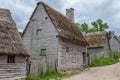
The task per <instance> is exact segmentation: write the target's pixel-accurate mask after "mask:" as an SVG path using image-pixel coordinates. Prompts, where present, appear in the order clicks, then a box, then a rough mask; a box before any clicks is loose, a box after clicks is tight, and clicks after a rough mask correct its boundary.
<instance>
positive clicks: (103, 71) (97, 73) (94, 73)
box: [63, 62, 120, 80]
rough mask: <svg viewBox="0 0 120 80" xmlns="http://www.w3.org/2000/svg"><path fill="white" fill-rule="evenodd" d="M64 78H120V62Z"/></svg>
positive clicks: (109, 79)
mask: <svg viewBox="0 0 120 80" xmlns="http://www.w3.org/2000/svg"><path fill="white" fill-rule="evenodd" d="M63 80H120V62H119V63H117V64H114V65H110V66H104V67H94V68H90V69H89V70H85V71H84V72H82V73H80V74H78V75H75V76H72V77H70V78H66V79H63Z"/></svg>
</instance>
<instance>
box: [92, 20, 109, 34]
mask: <svg viewBox="0 0 120 80" xmlns="http://www.w3.org/2000/svg"><path fill="white" fill-rule="evenodd" d="M91 24H92V26H93V28H94V29H95V30H96V32H97V31H105V30H106V29H108V28H109V26H108V24H107V23H103V21H102V19H98V20H96V21H93V22H92V23H91Z"/></svg>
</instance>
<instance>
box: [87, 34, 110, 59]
mask: <svg viewBox="0 0 120 80" xmlns="http://www.w3.org/2000/svg"><path fill="white" fill-rule="evenodd" d="M85 38H86V40H87V41H88V43H89V46H87V52H88V53H90V55H91V59H92V60H94V59H96V58H100V57H108V56H109V52H110V44H109V38H108V35H107V32H93V33H88V34H86V35H85Z"/></svg>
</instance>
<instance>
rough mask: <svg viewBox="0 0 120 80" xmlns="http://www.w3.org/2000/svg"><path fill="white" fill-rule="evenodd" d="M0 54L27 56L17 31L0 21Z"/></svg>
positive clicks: (10, 25)
mask: <svg viewBox="0 0 120 80" xmlns="http://www.w3.org/2000/svg"><path fill="white" fill-rule="evenodd" d="M0 54H16V55H24V56H28V52H27V49H26V47H25V45H24V44H23V41H22V38H21V37H20V35H19V33H18V30H17V28H16V27H15V26H13V25H12V24H10V23H8V22H5V21H1V20H0Z"/></svg>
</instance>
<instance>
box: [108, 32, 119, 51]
mask: <svg viewBox="0 0 120 80" xmlns="http://www.w3.org/2000/svg"><path fill="white" fill-rule="evenodd" d="M109 42H110V48H111V51H112V52H120V40H119V37H118V36H117V35H115V33H114V32H112V33H111V36H110V39H109Z"/></svg>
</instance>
